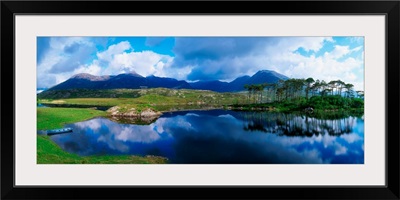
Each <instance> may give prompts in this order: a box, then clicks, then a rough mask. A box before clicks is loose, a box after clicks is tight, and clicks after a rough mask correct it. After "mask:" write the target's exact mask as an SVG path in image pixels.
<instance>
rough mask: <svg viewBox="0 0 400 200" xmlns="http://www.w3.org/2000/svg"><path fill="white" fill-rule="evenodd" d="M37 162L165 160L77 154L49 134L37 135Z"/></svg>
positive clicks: (160, 160)
mask: <svg viewBox="0 0 400 200" xmlns="http://www.w3.org/2000/svg"><path fill="white" fill-rule="evenodd" d="M37 163H38V164H162V163H167V160H166V159H165V158H162V157H157V156H146V157H141V156H78V155H75V154H71V153H68V152H65V151H63V150H62V149H61V148H60V147H59V146H57V144H55V143H54V142H53V141H51V140H50V137H49V136H38V137H37Z"/></svg>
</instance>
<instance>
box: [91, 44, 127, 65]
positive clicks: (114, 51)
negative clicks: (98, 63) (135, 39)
mask: <svg viewBox="0 0 400 200" xmlns="http://www.w3.org/2000/svg"><path fill="white" fill-rule="evenodd" d="M130 49H132V46H131V44H130V43H129V42H127V41H123V42H120V43H118V44H113V45H110V46H109V47H108V48H107V50H105V51H103V52H99V53H97V58H98V59H99V60H105V61H111V60H112V59H113V57H114V56H115V55H118V54H121V53H123V52H125V51H126V50H130Z"/></svg>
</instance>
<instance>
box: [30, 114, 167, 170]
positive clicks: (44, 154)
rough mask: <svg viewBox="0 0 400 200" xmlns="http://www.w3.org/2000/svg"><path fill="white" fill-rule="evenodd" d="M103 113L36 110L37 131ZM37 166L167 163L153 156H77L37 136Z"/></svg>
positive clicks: (47, 139) (47, 138)
mask: <svg viewBox="0 0 400 200" xmlns="http://www.w3.org/2000/svg"><path fill="white" fill-rule="evenodd" d="M105 114H106V113H105V112H103V111H98V110H92V109H79V108H37V127H38V130H47V129H54V128H61V127H62V126H63V125H64V124H67V123H74V122H78V121H83V120H87V119H90V118H93V117H97V116H104V115H105ZM37 163H38V164H74V163H75V164H141V163H143V164H145V163H148V164H151V163H160V164H161V163H167V160H166V159H165V158H162V157H155V156H146V157H141V156H85V157H83V156H78V155H75V154H71V153H68V152H65V151H63V150H62V149H61V148H60V147H59V146H57V144H55V143H54V142H53V141H51V139H50V137H49V136H45V135H38V136H37Z"/></svg>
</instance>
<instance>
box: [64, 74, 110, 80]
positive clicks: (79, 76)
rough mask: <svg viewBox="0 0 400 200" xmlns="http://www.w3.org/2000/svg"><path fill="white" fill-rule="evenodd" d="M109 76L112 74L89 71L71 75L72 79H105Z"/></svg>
mask: <svg viewBox="0 0 400 200" xmlns="http://www.w3.org/2000/svg"><path fill="white" fill-rule="evenodd" d="M109 78H110V76H95V75H91V74H88V73H79V74H75V75H74V76H72V77H71V79H86V80H89V81H105V80H107V79H109Z"/></svg>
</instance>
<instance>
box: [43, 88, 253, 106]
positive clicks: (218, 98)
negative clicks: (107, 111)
mask: <svg viewBox="0 0 400 200" xmlns="http://www.w3.org/2000/svg"><path fill="white" fill-rule="evenodd" d="M77 91H81V92H82V94H79V95H78V94H77ZM112 91H115V92H119V93H123V94H124V95H120V96H127V94H134V95H133V96H135V97H134V98H119V97H116V98H59V99H54V98H50V99H38V102H39V103H48V104H68V105H72V106H73V105H90V106H119V107H120V108H121V109H122V110H120V111H121V112H123V110H124V109H126V110H129V109H130V108H135V109H136V110H138V111H140V110H143V109H145V108H152V109H154V110H157V111H161V112H163V111H174V110H188V109H202V108H204V107H205V108H222V107H223V106H225V105H230V104H233V103H237V102H242V103H244V102H245V101H246V95H245V94H242V93H218V92H212V91H205V90H189V89H180V90H174V89H166V88H151V89H141V90H135V89H124V90H97V92H98V93H99V94H102V95H100V96H107V95H105V94H109V93H111V92H112ZM94 92H95V91H91V90H76V91H75V92H72V91H68V92H67V91H64V93H68V94H70V96H71V97H77V96H83V97H85V96H88V95H89V94H91V93H94ZM53 93H56V94H58V96H66V95H65V94H63V93H62V92H61V91H53V92H52V91H50V94H53ZM58 96H54V95H52V96H51V95H49V94H47V96H46V95H42V96H40V95H39V97H58Z"/></svg>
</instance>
